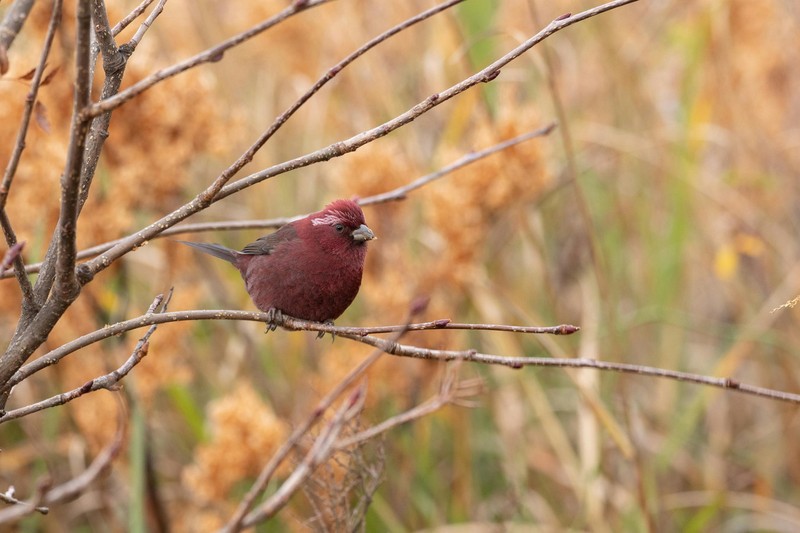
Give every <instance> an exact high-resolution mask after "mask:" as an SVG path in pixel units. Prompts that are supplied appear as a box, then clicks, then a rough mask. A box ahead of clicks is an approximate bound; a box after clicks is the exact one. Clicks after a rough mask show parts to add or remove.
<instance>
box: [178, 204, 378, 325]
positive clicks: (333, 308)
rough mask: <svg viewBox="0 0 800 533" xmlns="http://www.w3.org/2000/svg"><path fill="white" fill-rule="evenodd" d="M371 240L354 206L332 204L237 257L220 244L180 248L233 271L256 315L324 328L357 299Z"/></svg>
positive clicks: (249, 247) (360, 212)
mask: <svg viewBox="0 0 800 533" xmlns="http://www.w3.org/2000/svg"><path fill="white" fill-rule="evenodd" d="M374 238H375V235H374V234H373V233H372V231H371V230H370V229H369V228H368V227H367V225H366V222H365V221H364V213H363V212H362V211H361V208H360V207H359V206H358V204H356V203H355V202H353V201H352V200H336V201H334V202H331V203H330V204H328V205H327V206H325V209H323V210H322V211H320V212H318V213H313V214H311V215H308V216H307V217H306V218H303V219H301V220H296V221H294V222H291V223H289V224H286V225H285V226H282V227H281V228H280V229H278V230H277V231H276V232H275V233H271V234H269V235H265V236H264V237H261V238H259V239H258V240H256V241H255V242H253V243H251V244H248V245H247V246H245V247H244V248H243V249H242V251H241V252H237V251H235V250H231V249H230V248H226V247H224V246H220V245H219V244H207V243H199V242H187V241H180V242H183V243H184V244H188V245H189V246H193V247H194V248H197V249H199V250H201V251H203V252H205V253H208V254H211V255H213V256H215V257H219V258H220V259H224V260H226V261H228V262H230V263H232V264H233V265H234V266H235V267H236V268H238V269H239V272H240V273H241V274H242V277H243V278H244V281H245V286H246V287H247V292H248V293H249V294H250V297H251V298H252V299H253V303H255V304H256V307H258V308H259V309H260V310H262V311H270V310H271V309H275V310H277V311H280V312H282V313H284V314H287V315H289V316H293V317H295V318H303V319H306V320H314V321H316V322H325V321H329V320H333V319H335V318H338V317H339V315H341V314H342V313H343V312H344V310H345V309H347V308H348V307H349V306H350V304H351V303H352V302H353V299H354V298H355V297H356V294H357V293H358V289H359V287H360V286H361V274H362V272H363V271H364V259H365V258H366V255H367V246H366V244H367V241H369V240H371V239H374Z"/></svg>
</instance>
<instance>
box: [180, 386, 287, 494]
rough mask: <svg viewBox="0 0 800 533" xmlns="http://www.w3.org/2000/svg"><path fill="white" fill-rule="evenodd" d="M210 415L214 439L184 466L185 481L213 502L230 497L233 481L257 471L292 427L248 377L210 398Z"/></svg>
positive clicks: (195, 492) (245, 477) (211, 436)
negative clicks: (260, 393) (273, 408)
mask: <svg viewBox="0 0 800 533" xmlns="http://www.w3.org/2000/svg"><path fill="white" fill-rule="evenodd" d="M207 418H208V423H209V433H210V439H209V441H208V442H207V443H205V444H201V445H200V446H198V448H197V449H196V450H195V454H194V455H195V460H194V463H193V464H191V465H189V466H188V467H186V469H185V470H184V471H183V485H184V488H185V489H186V490H188V491H189V492H191V493H193V494H195V495H196V496H197V497H198V498H199V499H201V500H204V501H208V502H211V501H216V500H221V499H224V498H226V497H227V496H228V493H229V491H230V490H231V488H233V487H234V485H236V484H237V483H239V482H241V481H244V480H246V479H248V478H254V477H255V476H257V475H258V473H259V472H260V471H261V468H262V467H263V465H264V464H266V462H267V461H268V460H269V458H270V456H271V455H272V454H273V453H274V452H275V450H276V449H277V448H278V446H280V445H281V444H282V443H283V441H284V440H285V438H286V436H287V435H288V433H289V427H288V425H287V424H286V422H284V421H283V420H280V419H279V418H278V417H277V416H276V415H275V413H274V412H273V411H272V408H271V407H270V406H269V405H267V404H265V403H264V401H263V400H262V399H261V398H260V397H259V395H258V394H257V393H256V392H255V390H254V389H253V387H252V385H250V384H249V383H248V382H245V381H241V382H239V383H237V384H236V386H235V387H233V389H232V392H231V393H230V394H228V395H226V396H225V397H222V398H220V399H217V400H214V401H213V402H211V403H210V404H209V405H208V408H207ZM284 468H285V467H284ZM283 471H284V472H285V470H283Z"/></svg>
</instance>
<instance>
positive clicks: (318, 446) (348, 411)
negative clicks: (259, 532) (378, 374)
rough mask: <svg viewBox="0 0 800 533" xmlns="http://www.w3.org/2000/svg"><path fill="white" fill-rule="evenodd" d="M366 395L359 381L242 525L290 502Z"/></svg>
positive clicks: (253, 522) (331, 448) (272, 513)
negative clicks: (276, 487)
mask: <svg viewBox="0 0 800 533" xmlns="http://www.w3.org/2000/svg"><path fill="white" fill-rule="evenodd" d="M366 395H367V391H366V387H365V386H364V385H363V384H362V385H361V386H360V387H358V388H357V389H356V390H354V391H353V393H352V394H350V396H349V397H348V398H346V399H345V400H344V401H343V402H342V405H341V406H340V407H339V409H337V410H336V413H335V414H334V415H333V417H332V418H331V421H330V422H328V423H327V424H326V425H325V427H324V428H323V429H322V431H320V434H319V435H318V436H317V438H316V439H315V440H314V444H313V445H312V446H311V449H310V450H309V451H308V453H307V454H306V455H305V457H303V460H302V461H300V463H299V464H298V465H297V466H295V467H294V468H293V469H292V473H291V474H290V475H289V477H288V478H287V479H286V481H284V482H283V483H282V484H281V486H280V487H279V488H278V490H277V491H275V493H274V494H273V495H272V496H270V497H269V498H268V499H267V500H266V501H265V502H264V503H262V504H261V505H259V506H258V507H256V508H255V509H253V511H252V512H251V513H249V514H248V515H247V516H246V517H245V518H244V519H243V520H242V522H241V527H252V526H254V525H256V524H259V523H261V522H264V521H265V520H267V519H269V518H271V517H273V516H275V514H276V513H277V512H278V511H280V510H281V509H282V508H283V507H285V506H286V504H287V503H288V502H289V498H291V496H292V495H293V494H294V493H295V492H297V490H298V489H299V488H300V486H301V485H302V484H303V482H305V481H306V480H307V479H308V478H309V477H310V476H311V474H312V473H313V472H314V470H315V469H316V468H317V466H319V465H320V464H322V463H323V462H325V460H327V458H328V457H330V455H331V453H333V452H334V451H335V450H336V447H335V445H336V439H337V438H338V437H339V433H341V431H342V429H343V428H344V426H345V424H346V423H347V422H349V421H350V420H352V419H353V418H354V417H355V416H357V415H358V413H360V412H361V409H362V408H363V406H364V399H365V397H366Z"/></svg>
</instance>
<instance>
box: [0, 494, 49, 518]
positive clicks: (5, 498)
mask: <svg viewBox="0 0 800 533" xmlns="http://www.w3.org/2000/svg"><path fill="white" fill-rule="evenodd" d="M39 499H40V498H39ZM0 501H1V502H3V503H7V504H9V505H22V506H25V507H27V508H28V509H30V510H31V512H37V513H41V514H47V513H49V512H50V508H49V507H46V506H44V505H39V504H38V503H33V502H29V501H28V502H25V501H22V500H18V499H16V498H15V497H14V496H12V495H11V493H8V492H0ZM1 516H2V512H0V523H2V522H3V519H2V517H1Z"/></svg>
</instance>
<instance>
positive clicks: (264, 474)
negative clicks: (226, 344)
mask: <svg viewBox="0 0 800 533" xmlns="http://www.w3.org/2000/svg"><path fill="white" fill-rule="evenodd" d="M422 310H423V306H422V305H419V303H418V302H414V303H412V305H411V308H410V310H409V313H408V319H407V320H406V322H411V320H412V319H413V318H414V316H415V315H417V314H419V313H421V312H422ZM265 315H266V313H265ZM403 333H405V332H404V331H400V332H397V333H395V335H394V336H393V337H392V341H397V340H399V339H400V338H401V337H402V335H403ZM382 355H383V350H374V351H373V352H372V353H371V354H370V355H369V357H367V358H366V359H364V360H363V361H362V362H361V363H359V364H358V365H357V366H356V367H355V368H353V369H352V370H350V372H349V373H348V374H347V375H346V376H345V377H344V378H342V379H341V380H340V381H339V383H338V384H337V385H336V386H335V387H334V388H333V389H332V390H330V391H329V392H328V394H326V395H325V396H324V397H323V398H322V399H321V400H320V401H319V403H318V404H317V406H316V408H315V409H314V410H313V411H312V412H311V414H310V415H309V417H308V418H306V420H305V421H304V422H303V423H301V424H300V425H299V426H297V427H296V428H295V430H294V431H293V432H292V434H291V435H290V436H289V438H288V439H286V441H285V442H284V443H283V444H282V445H281V447H280V448H278V451H276V452H275V454H273V456H272V458H271V459H270V460H269V462H268V463H267V464H266V465H264V468H263V469H262V470H261V473H260V474H259V475H258V478H257V479H256V481H255V482H254V483H253V486H252V487H250V490H248V491H247V494H246V495H245V497H244V498H243V499H242V501H241V502H240V503H239V506H238V507H237V508H236V511H235V512H234V513H233V516H231V519H230V520H229V521H228V523H227V524H225V526H224V527H223V528H222V531H224V532H225V533H231V532H234V531H239V530H240V529H241V528H242V524H243V520H244V519H245V515H247V513H248V512H249V511H250V509H252V507H253V505H254V504H255V501H256V499H257V498H258V497H259V496H261V494H262V493H263V492H264V490H265V489H266V487H267V483H269V481H270V479H272V476H273V475H274V474H275V471H276V470H277V469H278V466H280V464H281V463H282V462H283V461H284V460H285V459H286V457H287V456H288V455H289V453H290V452H291V451H292V450H293V449H294V447H295V446H297V444H298V443H299V442H300V439H302V438H303V436H304V435H305V434H306V433H307V432H308V431H309V430H310V429H311V428H312V427H314V425H315V424H316V423H317V422H318V421H319V420H320V419H321V418H322V416H323V415H324V414H325V411H327V410H328V409H329V408H330V406H331V405H333V402H334V401H336V398H338V397H339V396H341V395H342V393H343V392H344V391H345V390H347V389H348V388H349V387H350V386H351V385H352V384H353V383H355V381H356V380H357V379H359V378H360V377H361V376H362V375H364V372H366V371H367V369H369V367H371V366H372V365H373V364H374V363H375V362H376V361H377V360H378V359H380V357H381V356H382Z"/></svg>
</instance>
